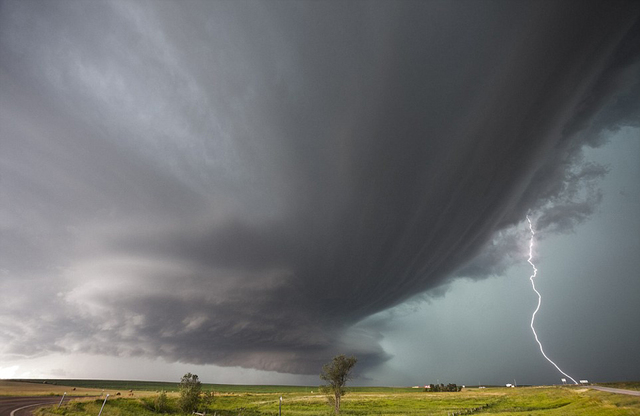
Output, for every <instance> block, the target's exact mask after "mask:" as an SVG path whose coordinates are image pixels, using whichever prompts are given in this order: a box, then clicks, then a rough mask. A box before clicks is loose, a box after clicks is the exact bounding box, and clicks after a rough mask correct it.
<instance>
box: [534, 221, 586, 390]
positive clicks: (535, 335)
mask: <svg viewBox="0 0 640 416" xmlns="http://www.w3.org/2000/svg"><path fill="white" fill-rule="evenodd" d="M527 221H529V231H531V239H530V240H529V258H528V259H527V261H528V262H529V264H530V265H531V267H532V268H533V274H531V276H530V277H529V280H530V281H531V287H532V288H533V291H534V292H536V295H538V305H537V306H536V309H535V310H534V311H533V314H532V315H531V331H533V336H534V337H535V339H536V342H537V343H538V346H539V347H540V352H541V353H542V356H543V357H544V358H546V359H547V361H549V362H550V363H551V364H553V366H554V367H555V368H557V369H558V371H559V372H561V373H562V374H563V375H565V376H566V377H569V378H570V379H571V381H573V382H574V383H575V384H578V382H577V381H576V380H575V379H574V378H573V377H571V376H570V375H569V374H567V373H565V372H564V371H562V370H561V369H560V367H558V365H557V364H556V363H554V362H553V361H552V360H551V359H550V358H549V357H547V354H545V353H544V349H543V348H542V343H541V342H540V340H539V339H538V334H537V333H536V329H535V327H534V326H533V323H534V321H535V320H536V314H537V313H538V311H539V310H540V304H541V303H542V296H541V295H540V292H538V290H536V284H535V282H534V279H535V277H536V276H537V274H538V269H537V268H536V266H535V264H533V261H532V259H533V241H534V237H535V235H536V233H535V231H533V224H532V223H531V218H529V216H528V215H527Z"/></svg>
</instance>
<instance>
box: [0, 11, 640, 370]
mask: <svg viewBox="0 0 640 416" xmlns="http://www.w3.org/2000/svg"><path fill="white" fill-rule="evenodd" d="M190 6H191V7H181V6H180V5H179V4H172V3H168V2H163V3H152V4H147V5H145V7H142V5H141V4H140V3H87V4H81V5H79V4H77V3H72V2H68V3H67V2H55V3H43V4H35V3H32V2H26V3H24V2H6V3H3V5H2V6H1V7H2V9H1V10H2V13H1V14H0V19H1V22H0V27H1V28H2V29H0V30H1V32H0V33H1V40H2V43H1V49H0V53H1V55H0V62H2V64H1V69H2V72H1V76H2V85H3V88H2V93H1V95H0V97H1V101H0V107H1V108H0V110H1V111H0V135H1V137H2V152H1V153H2V154H1V155H0V160H1V163H2V165H1V169H2V171H1V178H2V182H1V192H2V195H1V197H0V209H1V211H0V215H1V221H2V222H1V226H2V235H3V237H2V241H1V244H2V250H1V251H0V256H2V258H1V259H2V271H1V272H2V282H1V283H0V289H2V295H1V296H2V305H0V311H2V313H0V340H1V341H2V342H0V345H2V346H3V347H2V348H3V350H0V353H4V354H6V355H12V354H15V355H26V356H34V355H38V354H46V353H49V352H66V353H73V352H89V353H95V354H108V355H131V356H145V357H161V358H163V359H165V360H167V361H180V362H187V363H196V364H217V365H222V366H241V367H247V368H256V369H264V370H275V371H280V372H287V373H304V374H313V373H317V372H318V371H319V369H320V368H321V365H322V363H324V362H326V361H327V360H328V359H329V358H331V357H332V356H333V355H335V354H338V353H346V354H355V355H356V356H358V357H359V363H360V364H359V366H361V368H364V369H366V368H370V367H372V366H375V365H377V364H380V363H381V362H384V361H385V360H386V359H388V358H389V355H388V354H387V353H386V352H385V351H384V350H383V349H382V348H381V347H380V344H379V341H380V335H379V334H378V333H376V331H375V330H374V329H372V328H364V327H359V326H358V325H357V324H358V323H359V322H361V321H362V320H364V319H365V318H367V317H368V316H371V315H373V314H375V313H377V312H380V311H383V310H385V309H388V308H390V307H392V306H395V305H398V304H400V303H402V302H404V301H406V300H408V299H410V298H411V297H413V296H415V295H417V294H421V293H429V291H433V290H434V289H436V288H438V287H440V286H442V285H444V284H446V283H447V282H448V281H450V280H451V279H453V278H455V277H456V276H466V277H473V278H483V277H486V276H489V275H495V274H500V273H502V272H504V270H506V268H507V267H508V266H509V265H510V264H512V262H513V261H516V260H517V259H518V258H519V256H520V254H521V253H522V252H523V250H524V245H525V244H526V241H525V238H522V236H523V234H522V233H521V232H520V231H518V230H519V229H518V228H517V227H516V226H517V225H518V224H520V223H521V222H522V220H523V219H524V216H525V214H527V213H531V214H532V215H534V216H535V218H536V219H537V226H538V229H539V230H540V231H541V233H542V234H543V235H544V232H558V231H566V230H568V229H571V228H572V227H573V226H574V225H575V224H577V223H579V222H581V221H584V220H585V219H586V218H588V217H589V215H590V214H591V213H592V212H593V210H594V208H595V207H596V206H597V203H598V202H599V200H600V198H601V196H600V194H599V191H598V189H597V181H598V179H599V178H601V177H602V176H603V175H605V174H606V171H607V169H606V167H602V166H598V165H595V164H593V163H590V162H589V161H585V160H584V159H583V157H582V148H583V146H585V145H587V146H598V145H601V144H602V143H603V138H604V137H606V132H608V131H612V130H615V129H618V128H621V127H623V126H628V125H631V126H636V127H637V126H638V125H639V123H638V120H640V111H639V105H640V104H639V102H640V100H639V99H638V98H639V97H640V86H639V85H640V84H639V82H638V81H639V72H640V69H639V68H640V63H639V57H640V53H639V50H638V48H639V45H640V35H639V33H640V26H639V23H638V21H639V16H640V12H639V8H638V4H637V3H636V4H634V3H625V2H622V3H616V2H608V3H606V4H596V3H581V4H580V5H575V4H573V3H565V2H558V3H555V2H554V3H550V2H544V3H534V2H530V3H522V2H517V3H514V2H501V3H486V2H476V3H469V2H465V3H457V2H453V3H452V2H427V3H408V2H407V3H403V2H391V3H382V2H377V3H346V4H338V3H333V2H328V3H320V2H314V3H298V2H292V3H277V4H274V3H223V2H216V3H208V2H204V3H190ZM575 7H579V13H577V10H576V9H575ZM522 231H526V230H524V229H523V230H522ZM43 316H44V318H43Z"/></svg>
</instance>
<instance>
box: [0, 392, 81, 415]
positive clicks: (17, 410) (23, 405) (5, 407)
mask: <svg viewBox="0 0 640 416" xmlns="http://www.w3.org/2000/svg"><path fill="white" fill-rule="evenodd" d="M60 399H61V397H57V396H37V397H29V396H20V397H3V396H0V416H30V415H31V411H32V410H35V409H37V408H38V406H48V405H52V404H58V403H60ZM69 399H70V398H69V397H65V399H64V403H67V402H68V401H69Z"/></svg>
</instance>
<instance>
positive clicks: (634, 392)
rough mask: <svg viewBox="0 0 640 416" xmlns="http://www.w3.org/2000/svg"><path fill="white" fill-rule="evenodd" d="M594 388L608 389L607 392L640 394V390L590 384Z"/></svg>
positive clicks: (630, 394)
mask: <svg viewBox="0 0 640 416" xmlns="http://www.w3.org/2000/svg"><path fill="white" fill-rule="evenodd" d="M589 387H591V388H592V389H596V390H600V391H606V392H607V393H618V394H628V395H629V396H640V391H637V390H624V389H613V388H611V387H600V386H589Z"/></svg>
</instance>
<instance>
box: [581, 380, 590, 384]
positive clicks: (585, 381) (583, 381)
mask: <svg viewBox="0 0 640 416" xmlns="http://www.w3.org/2000/svg"><path fill="white" fill-rule="evenodd" d="M580 384H589V380H580Z"/></svg>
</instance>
